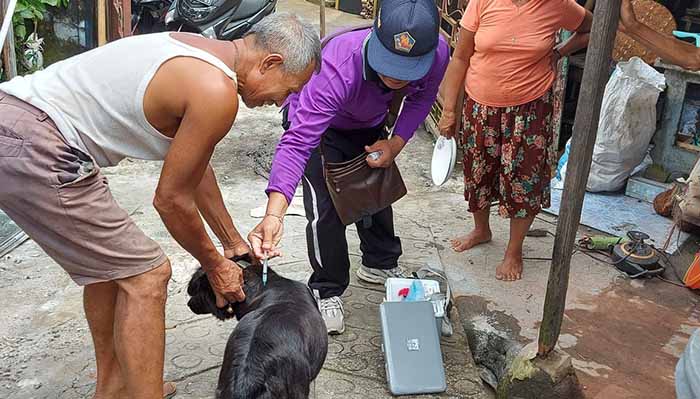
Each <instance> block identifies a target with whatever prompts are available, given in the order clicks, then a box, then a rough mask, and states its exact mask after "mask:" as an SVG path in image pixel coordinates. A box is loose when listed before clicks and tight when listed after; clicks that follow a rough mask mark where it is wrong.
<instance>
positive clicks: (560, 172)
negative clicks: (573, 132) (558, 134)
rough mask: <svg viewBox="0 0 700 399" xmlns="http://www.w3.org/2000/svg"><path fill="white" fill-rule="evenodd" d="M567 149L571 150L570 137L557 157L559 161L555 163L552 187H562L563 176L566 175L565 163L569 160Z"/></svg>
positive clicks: (558, 188) (559, 188)
mask: <svg viewBox="0 0 700 399" xmlns="http://www.w3.org/2000/svg"><path fill="white" fill-rule="evenodd" d="M569 151H571V139H569V140H568V141H567V142H566V146H565V147H564V153H563V154H562V155H561V158H559V163H558V164H557V172H556V173H555V174H554V178H553V179H552V188H554V189H557V190H561V189H563V188H564V178H565V177H566V165H567V164H568V162H569Z"/></svg>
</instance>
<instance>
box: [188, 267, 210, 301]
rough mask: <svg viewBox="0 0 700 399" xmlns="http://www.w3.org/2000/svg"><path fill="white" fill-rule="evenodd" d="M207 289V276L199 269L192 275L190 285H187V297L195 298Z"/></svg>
mask: <svg viewBox="0 0 700 399" xmlns="http://www.w3.org/2000/svg"><path fill="white" fill-rule="evenodd" d="M207 288H209V280H208V279H207V274H206V273H204V270H202V268H201V267H200V268H199V269H197V270H196V271H195V272H194V274H192V278H191V279H190V283H189V284H188V285H187V295H189V296H195V295H197V294H199V293H201V292H203V291H206V289H207Z"/></svg>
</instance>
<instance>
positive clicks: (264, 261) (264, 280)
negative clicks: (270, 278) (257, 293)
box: [262, 253, 267, 287]
mask: <svg viewBox="0 0 700 399" xmlns="http://www.w3.org/2000/svg"><path fill="white" fill-rule="evenodd" d="M262 282H263V287H264V286H265V285H267V253H266V254H265V259H263V275H262Z"/></svg>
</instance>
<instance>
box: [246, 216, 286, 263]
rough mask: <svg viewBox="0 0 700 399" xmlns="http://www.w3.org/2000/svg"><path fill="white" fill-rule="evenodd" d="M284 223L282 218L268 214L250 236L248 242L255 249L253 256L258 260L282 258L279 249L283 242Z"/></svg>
mask: <svg viewBox="0 0 700 399" xmlns="http://www.w3.org/2000/svg"><path fill="white" fill-rule="evenodd" d="M283 232H284V223H283V222H282V217H281V216H277V215H272V214H268V215H267V216H265V218H263V220H262V222H260V224H258V225H257V226H255V228H254V229H253V231H251V232H250V234H249V235H248V241H250V244H251V245H252V247H253V255H255V257H256V258H258V259H269V258H274V257H276V256H282V252H281V251H280V250H279V248H278V247H277V246H278V245H279V243H280V241H281V240H282V233H283Z"/></svg>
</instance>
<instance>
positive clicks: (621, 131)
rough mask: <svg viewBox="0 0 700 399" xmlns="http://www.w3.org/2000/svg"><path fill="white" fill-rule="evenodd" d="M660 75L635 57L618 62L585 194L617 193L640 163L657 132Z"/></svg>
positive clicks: (662, 82)
mask: <svg viewBox="0 0 700 399" xmlns="http://www.w3.org/2000/svg"><path fill="white" fill-rule="evenodd" d="M665 88H666V79H665V77H664V75H663V74H661V73H659V72H657V71H656V70H655V69H654V68H652V67H651V66H649V65H647V64H646V63H644V61H642V60H641V59H640V58H637V57H634V58H632V59H630V60H629V61H628V62H621V63H619V64H618V65H617V68H615V72H614V73H613V75H612V77H611V78H610V80H609V81H608V84H607V86H606V87H605V95H604V96H603V106H602V108H601V111H600V122H599V123H598V135H597V137H596V143H595V147H594V149H593V161H592V163H591V172H590V175H589V176H588V184H587V185H586V189H587V190H588V191H593V192H596V191H617V190H620V189H621V188H623V187H624V185H625V181H626V180H627V178H628V177H629V176H630V175H631V174H632V172H633V171H634V169H635V168H636V167H637V166H638V165H639V164H640V163H641V162H642V160H643V159H644V156H645V155H646V153H647V147H648V146H649V142H650V141H651V138H652V136H653V135H654V131H656V102H657V101H658V99H659V94H660V93H661V92H662V91H663V90H664V89H665Z"/></svg>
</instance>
